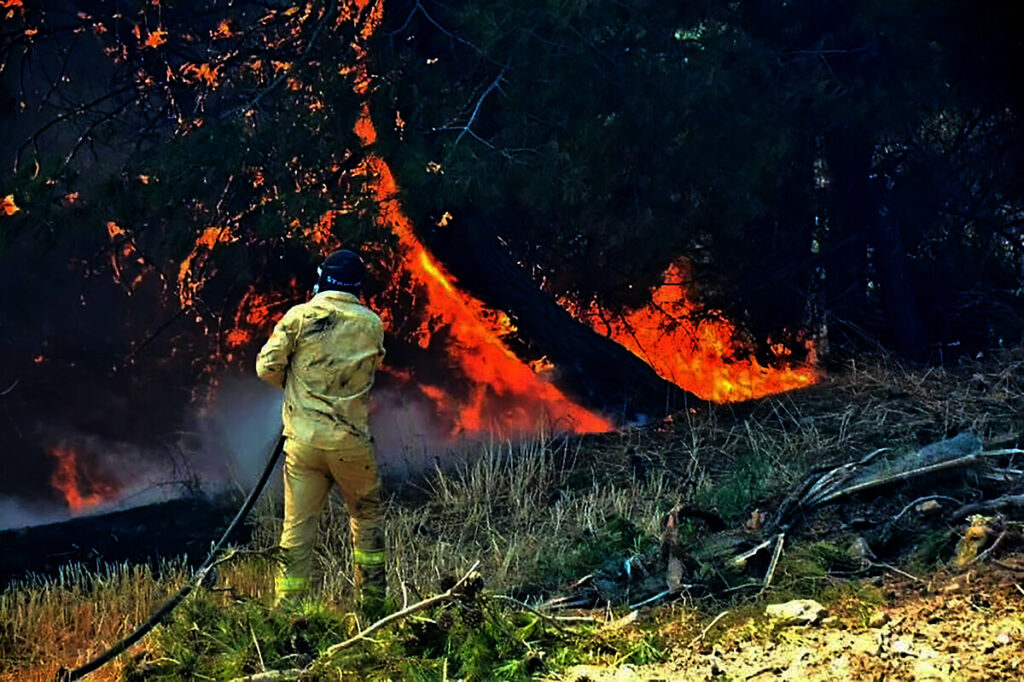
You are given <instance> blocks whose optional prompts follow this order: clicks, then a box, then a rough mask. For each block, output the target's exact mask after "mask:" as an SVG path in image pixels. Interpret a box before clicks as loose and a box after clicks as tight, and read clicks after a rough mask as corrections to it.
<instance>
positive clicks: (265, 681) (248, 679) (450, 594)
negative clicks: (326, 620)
mask: <svg viewBox="0 0 1024 682" xmlns="http://www.w3.org/2000/svg"><path fill="white" fill-rule="evenodd" d="M479 565H480V562H479V561H477V562H475V563H474V564H473V565H472V566H471V567H470V569H469V570H468V571H467V572H466V574H465V575H464V576H462V577H461V578H459V580H458V582H456V583H455V584H454V585H452V586H451V587H450V588H448V589H447V590H445V591H444V592H442V593H441V594H438V595H435V596H433V597H430V598H429V599H424V600H423V601H420V602H416V603H415V604H412V605H411V606H407V607H406V608H404V609H402V610H401V611H396V612H394V613H392V614H391V615H389V616H385V617H384V618H381V619H380V620H378V621H376V622H375V623H373V624H371V625H370V626H368V627H367V628H366V629H365V630H360V631H359V632H358V633H356V634H355V635H353V636H352V637H349V638H348V639H346V640H345V641H344V642H339V643H338V644H335V645H333V646H331V647H329V648H328V649H327V651H325V652H324V653H323V654H321V655H320V657H319V658H318V659H317V660H315V661H313V662H312V663H311V664H309V665H308V666H306V667H305V668H301V669H300V668H293V669H290V670H268V671H266V672H264V673H257V674H255V675H247V676H245V677H236V678H234V679H233V680H231V682H277V681H278V680H294V679H297V678H298V677H299V676H300V675H304V674H307V673H309V672H311V671H312V670H313V668H315V667H316V665H317V664H318V663H321V662H325V661H327V660H328V659H330V658H331V657H332V656H334V655H335V654H337V653H338V652H339V651H342V650H343V649H347V648H348V647H350V646H352V645H353V644H355V643H356V642H359V641H361V640H364V639H368V638H369V636H370V635H371V634H373V633H374V632H376V631H377V630H380V629H381V628H383V627H384V626H386V625H390V624H391V623H394V622H395V621H398V620H401V619H403V618H405V617H407V616H411V615H412V614H414V613H417V612H418V611H423V610H424V609H428V608H430V607H431V606H434V605H435V604H440V603H441V602H444V601H447V600H449V599H453V598H455V597H458V596H459V595H460V594H462V590H461V588H462V586H463V585H465V584H466V581H468V580H469V579H470V578H472V577H474V576H476V575H478V574H477V572H476V569H477V567H478V566H479Z"/></svg>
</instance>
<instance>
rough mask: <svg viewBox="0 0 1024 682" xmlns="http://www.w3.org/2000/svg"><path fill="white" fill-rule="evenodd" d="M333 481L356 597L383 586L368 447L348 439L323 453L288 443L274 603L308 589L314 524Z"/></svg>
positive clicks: (376, 483) (375, 480)
mask: <svg viewBox="0 0 1024 682" xmlns="http://www.w3.org/2000/svg"><path fill="white" fill-rule="evenodd" d="M335 482H336V483H337V484H338V487H339V488H340V489H341V496H342V499H343V500H344V501H345V506H346V507H347V508H348V514H349V525H350V529H351V535H352V547H353V555H354V563H355V567H354V573H355V575H354V582H355V585H356V592H357V597H358V595H359V593H360V591H361V590H362V589H363V588H364V586H365V587H371V586H372V587H373V588H374V591H383V590H384V589H385V588H386V579H385V561H386V553H385V545H384V524H383V519H382V518H381V509H380V471H379V469H378V468H377V462H376V459H375V457H374V452H373V445H372V444H371V443H366V442H362V441H358V440H356V439H353V441H352V443H351V444H347V445H346V446H345V447H343V448H338V449H331V450H325V449H322V448H314V447H310V446H308V445H303V444H301V443H297V442H295V441H291V440H289V441H288V442H287V443H286V444H285V463H284V528H283V530H282V532H281V549H282V553H283V555H284V558H283V561H282V566H281V569H280V571H279V575H278V579H279V580H278V581H275V592H276V595H277V599H278V600H280V599H281V598H284V597H290V596H294V595H296V594H299V593H301V592H302V591H305V590H306V589H308V587H309V578H310V575H311V573H312V556H313V544H314V542H315V540H316V529H317V521H318V519H319V518H320V513H321V511H322V510H323V507H324V503H325V502H326V501H327V496H328V495H329V494H330V490H331V485H332V483H335ZM293 580H294V581H295V582H292V581H293ZM293 585H294V586H295V588H294V589H293V587H292V586H293ZM300 586H301V587H300Z"/></svg>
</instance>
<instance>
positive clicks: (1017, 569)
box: [992, 559, 1024, 573]
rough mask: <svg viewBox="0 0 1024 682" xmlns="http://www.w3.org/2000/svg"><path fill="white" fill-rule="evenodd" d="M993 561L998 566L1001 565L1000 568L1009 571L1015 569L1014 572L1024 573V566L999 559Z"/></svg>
mask: <svg viewBox="0 0 1024 682" xmlns="http://www.w3.org/2000/svg"><path fill="white" fill-rule="evenodd" d="M992 563H993V564H995V565H996V566H999V567H1000V568H1005V569H1006V570H1008V571H1013V572H1014V573H1024V566H1014V565H1013V564H1010V563H1007V562H1005V561H1000V560H999V559H993V560H992Z"/></svg>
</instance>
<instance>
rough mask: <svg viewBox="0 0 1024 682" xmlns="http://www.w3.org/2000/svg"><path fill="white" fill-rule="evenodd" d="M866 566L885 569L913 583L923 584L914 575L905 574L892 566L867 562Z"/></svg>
mask: <svg viewBox="0 0 1024 682" xmlns="http://www.w3.org/2000/svg"><path fill="white" fill-rule="evenodd" d="M868 565H869V566H875V567H877V568H884V569H887V570H889V571H892V572H893V573H895V574H897V575H902V576H903V577H904V578H910V579H911V580H913V581H914V582H915V583H923V582H924V581H923V580H921V579H920V578H918V577H917V576H916V575H911V574H909V573H907V572H906V571H903V570H900V569H898V568H896V567H895V566H893V565H892V564H886V563H879V562H877V561H869V562H868Z"/></svg>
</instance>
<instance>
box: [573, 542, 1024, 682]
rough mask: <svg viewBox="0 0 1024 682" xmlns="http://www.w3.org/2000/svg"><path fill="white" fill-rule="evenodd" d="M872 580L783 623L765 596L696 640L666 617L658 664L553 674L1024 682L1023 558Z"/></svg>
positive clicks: (577, 677)
mask: <svg viewBox="0 0 1024 682" xmlns="http://www.w3.org/2000/svg"><path fill="white" fill-rule="evenodd" d="M880 583H881V584H880V585H878V588H879V593H880V596H881V597H882V599H881V602H882V603H881V604H879V605H875V606H870V607H866V606H865V605H864V604H863V603H857V602H854V601H851V602H847V603H842V602H840V603H836V604H834V605H832V606H831V607H830V608H829V609H825V610H824V611H823V612H821V613H818V614H815V613H814V609H813V608H812V609H810V610H809V616H808V617H807V618H806V619H802V618H801V617H800V616H799V615H797V616H795V617H794V618H792V619H791V621H789V622H787V620H786V618H785V617H775V618H769V617H768V615H767V614H766V610H767V609H766V608H765V606H768V602H766V603H765V605H764V606H760V605H759V606H758V607H757V608H756V609H754V610H751V611H750V612H749V613H750V615H748V616H743V617H739V618H732V619H730V618H729V617H728V616H727V617H724V618H722V619H720V621H719V624H716V625H715V626H713V627H712V628H710V629H709V630H708V632H707V633H706V635H705V636H704V637H699V635H700V631H701V630H702V627H697V628H696V629H697V633H698V634H697V636H696V637H695V636H693V635H689V633H690V632H692V631H693V630H694V624H693V623H686V622H676V623H670V624H668V625H666V626H664V627H663V629H662V633H661V634H663V635H666V636H667V638H668V639H669V640H670V641H671V640H672V639H673V637H678V641H677V643H675V644H673V645H671V647H670V648H669V650H668V651H667V652H666V655H665V660H664V661H663V662H662V663H658V664H652V665H645V666H630V665H623V666H619V667H598V666H579V667H576V668H573V669H572V670H570V671H569V672H568V674H566V675H564V676H562V677H559V678H557V679H559V680H567V681H572V682H588V681H590V682H611V681H615V682H626V681H632V680H643V681H644V682H654V681H656V680H664V681H666V682H668V681H670V680H728V681H733V680H736V681H739V680H744V681H746V680H750V681H753V682H765V681H766V680H801V681H804V680H807V681H814V680H886V681H889V680H893V681H903V680H906V681H910V680H913V681H925V680H929V681H935V680H963V681H968V680H970V681H978V682H981V681H983V680H984V681H986V682H987V681H990V680H1022V679H1024V555H1017V556H1016V557H1008V558H1004V559H1003V560H1001V561H1000V562H999V564H993V565H989V566H983V567H982V566H977V567H975V568H973V569H972V570H969V571H966V572H963V573H959V574H955V573H951V572H946V571H943V572H939V573H937V574H935V575H933V576H931V577H929V578H928V579H926V580H920V579H918V580H912V579H910V578H909V577H904V576H900V575H898V574H891V575H890V576H889V577H886V578H884V579H883V580H882V581H880ZM829 610H831V611H833V613H831V614H830V613H829V612H828V611H829ZM804 611H805V612H806V611H808V609H806V608H805V609H804ZM683 619H684V621H685V616H684V617H683ZM807 621H810V622H807ZM709 622H710V621H709ZM684 633H685V634H684ZM687 635H688V636H687ZM695 640H696V641H695Z"/></svg>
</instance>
